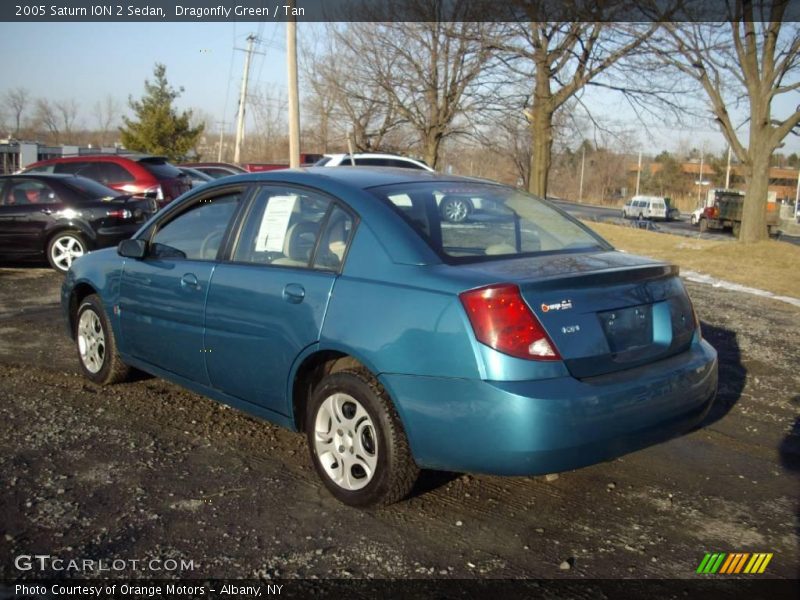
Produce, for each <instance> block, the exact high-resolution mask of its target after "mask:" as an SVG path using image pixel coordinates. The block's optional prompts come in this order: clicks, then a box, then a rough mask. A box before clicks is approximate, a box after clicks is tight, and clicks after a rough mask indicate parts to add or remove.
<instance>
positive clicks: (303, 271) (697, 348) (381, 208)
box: [62, 168, 717, 506]
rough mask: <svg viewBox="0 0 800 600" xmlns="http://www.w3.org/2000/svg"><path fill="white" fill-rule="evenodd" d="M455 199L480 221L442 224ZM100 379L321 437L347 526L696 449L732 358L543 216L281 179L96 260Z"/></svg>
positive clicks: (585, 233)
mask: <svg viewBox="0 0 800 600" xmlns="http://www.w3.org/2000/svg"><path fill="white" fill-rule="evenodd" d="M448 198H468V199H470V200H472V199H479V200H480V201H481V205H482V206H483V207H484V209H483V210H482V211H480V213H478V212H476V213H473V214H471V215H470V216H469V218H467V219H466V220H463V221H460V222H458V223H454V222H449V221H446V220H443V218H442V215H441V212H440V211H439V210H438V206H439V204H440V203H441V202H443V201H446V200H447V199H448ZM62 303H63V307H64V310H65V312H66V315H67V318H68V321H69V330H70V332H71V334H72V336H73V337H74V339H75V341H76V343H77V347H78V354H79V357H80V364H81V368H82V370H83V372H84V373H85V374H86V376H87V377H88V378H89V379H91V380H92V381H94V382H96V383H99V384H111V383H115V382H119V381H121V380H123V379H124V378H125V377H126V376H127V375H128V373H129V371H130V369H132V368H136V369H140V370H142V371H146V372H148V373H151V374H154V375H157V376H159V377H163V378H166V379H169V380H171V381H174V382H177V383H178V384H180V385H183V386H185V387H187V388H189V389H191V390H194V391H196V392H198V393H201V394H204V395H206V396H210V397H212V398H215V399H217V400H219V401H222V402H224V403H226V404H229V405H231V406H234V407H237V408H241V409H243V410H246V411H248V412H250V413H253V414H255V415H258V416H260V417H263V418H265V419H267V420H269V421H272V422H275V423H278V424H281V425H284V426H286V427H289V428H292V429H295V430H300V431H304V432H305V434H306V436H307V438H308V445H309V448H310V452H311V457H312V460H313V463H314V466H315V467H316V470H317V471H318V473H319V476H320V477H321V479H322V481H323V482H324V484H325V486H326V487H327V488H328V489H329V490H330V491H331V493H332V494H333V495H334V496H335V497H336V498H338V499H339V500H341V501H342V502H345V503H347V504H350V505H355V506H367V505H373V504H386V503H390V502H393V501H396V500H398V499H401V498H403V497H404V496H406V495H407V494H408V493H409V491H410V490H411V488H412V485H413V484H414V481H415V479H416V477H417V474H418V472H419V469H420V468H429V469H443V470H449V471H457V472H477V473H494V474H504V475H533V474H543V473H553V472H557V471H563V470H567V469H573V468H576V467H580V466H583V465H588V464H592V463H596V462H599V461H602V460H606V459H609V458H612V457H615V456H619V455H620V454H623V453H626V452H629V451H632V450H634V449H637V448H641V447H644V446H646V445H649V444H653V443H656V442H658V441H662V440H665V439H667V438H669V437H672V436H674V435H677V434H679V433H682V432H685V431H687V430H688V429H690V428H692V427H694V426H696V425H697V424H698V423H699V422H700V421H701V420H702V419H703V417H704V415H705V414H706V412H707V411H708V410H709V407H710V405H711V402H712V401H713V398H714V395H715V392H716V387H717V358H716V353H715V351H714V350H713V348H712V347H711V346H710V345H709V344H708V343H707V342H705V341H704V340H703V338H702V337H701V332H700V327H699V325H698V321H697V317H696V315H695V313H694V310H693V308H692V304H691V302H690V300H689V297H688V296H687V294H686V291H685V289H684V287H683V285H682V283H681V280H680V279H679V277H678V273H677V268H676V267H674V266H671V265H668V264H663V263H660V262H656V261H653V260H650V259H646V258H641V257H636V256H631V255H628V254H623V253H620V252H617V251H615V250H614V249H613V248H612V247H611V246H610V245H609V244H608V243H606V242H605V241H604V240H603V239H601V238H600V237H598V236H597V235H595V234H594V233H592V232H591V231H590V230H588V229H587V228H586V227H584V226H583V225H581V224H580V223H579V222H578V221H576V220H574V219H573V218H571V217H569V216H568V215H566V214H564V213H562V212H561V211H559V210H558V209H556V208H554V207H553V206H551V205H550V204H548V203H547V202H544V201H541V200H538V199H536V198H533V197H531V196H528V195H526V194H524V193H522V192H520V191H518V190H515V189H512V188H508V187H505V186H501V185H498V184H493V183H490V182H486V181H478V180H472V179H466V178H458V177H450V176H442V175H438V174H436V173H429V172H425V171H419V172H417V171H409V170H400V169H396V170H391V169H369V168H351V169H341V170H339V169H325V168H310V169H306V170H285V171H272V172H269V173H260V174H247V175H240V176H234V177H230V178H225V179H222V180H218V182H216V183H211V184H207V185H205V186H203V187H201V188H198V189H197V190H196V191H194V192H190V193H188V194H186V195H184V196H182V197H181V198H180V199H179V200H177V201H176V202H174V203H173V204H171V205H170V206H168V207H167V208H165V209H163V210H162V211H161V212H159V213H158V214H156V215H155V216H154V217H153V218H151V219H150V220H149V221H148V222H147V223H146V224H145V225H144V226H143V228H142V229H141V230H139V231H138V233H137V234H136V235H134V237H133V238H132V239H130V240H126V241H124V242H122V243H121V244H120V245H119V247H118V248H117V249H108V250H100V251H98V252H92V253H91V254H89V255H87V256H85V257H83V258H81V259H79V260H78V261H76V262H75V264H74V265H73V266H72V268H71V269H70V271H69V273H68V274H67V277H66V279H65V282H64V286H63V291H62Z"/></svg>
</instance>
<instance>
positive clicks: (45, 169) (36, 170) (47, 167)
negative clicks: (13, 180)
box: [25, 165, 55, 173]
mask: <svg viewBox="0 0 800 600" xmlns="http://www.w3.org/2000/svg"><path fill="white" fill-rule="evenodd" d="M54 169H55V165H41V166H39V167H33V168H31V169H26V170H25V172H26V173H52V172H53V170H54Z"/></svg>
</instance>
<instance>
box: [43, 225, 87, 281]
mask: <svg viewBox="0 0 800 600" xmlns="http://www.w3.org/2000/svg"><path fill="white" fill-rule="evenodd" d="M88 251H89V246H88V244H87V243H86V240H85V239H84V237H83V236H82V235H81V234H80V233H78V232H77V231H59V232H58V233H56V234H54V235H53V236H52V237H51V238H50V240H49V241H48V242H47V262H49V263H50V266H51V267H53V268H54V269H55V270H56V271H58V272H59V273H66V272H67V271H68V270H69V268H70V266H72V262H73V260H75V259H76V258H78V256H83V255H84V254H86V253H87V252H88Z"/></svg>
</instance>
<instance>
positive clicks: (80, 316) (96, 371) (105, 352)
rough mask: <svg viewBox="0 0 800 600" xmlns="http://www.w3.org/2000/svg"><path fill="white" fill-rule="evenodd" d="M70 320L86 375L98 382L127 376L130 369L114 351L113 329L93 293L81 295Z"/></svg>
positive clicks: (100, 303)
mask: <svg viewBox="0 0 800 600" xmlns="http://www.w3.org/2000/svg"><path fill="white" fill-rule="evenodd" d="M84 315H85V317H84ZM73 322H74V327H75V330H74V336H75V346H76V348H77V351H78V362H79V363H80V365H81V371H82V372H83V374H84V375H85V376H86V378H87V379H89V380H91V381H93V382H95V383H97V384H100V385H111V384H113V383H120V382H122V381H125V380H127V379H128V378H129V377H130V374H131V371H132V369H131V367H129V366H128V365H126V364H125V363H124V362H122V359H121V358H120V357H119V354H117V340H116V339H115V338H114V330H113V329H112V328H111V324H110V323H109V322H108V317H107V316H106V311H105V310H104V309H103V303H102V302H101V301H100V297H99V296H97V294H91V295H90V296H86V298H84V299H83V302H81V304H80V306H79V307H78V310H77V311H75V318H74V320H73ZM87 328H88V329H87ZM93 336H96V337H93ZM100 338H102V341H100Z"/></svg>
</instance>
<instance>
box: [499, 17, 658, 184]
mask: <svg viewBox="0 0 800 600" xmlns="http://www.w3.org/2000/svg"><path fill="white" fill-rule="evenodd" d="M547 6H548V5H547V4H546V3H533V2H532V3H525V4H524V5H523V9H524V10H525V11H526V14H527V16H528V17H529V19H530V21H529V22H527V23H513V24H511V25H509V31H508V33H507V37H506V39H505V40H504V42H503V43H501V44H500V45H499V50H500V51H501V52H502V53H503V54H504V55H505V56H506V57H507V58H506V65H507V66H508V67H509V69H510V71H511V72H512V74H514V75H516V76H522V77H525V78H527V79H528V80H529V81H530V80H532V84H533V85H532V90H531V93H530V97H529V106H528V107H527V114H528V117H529V121H530V125H529V128H530V136H531V138H532V152H531V162H530V173H531V174H530V181H529V185H528V189H529V190H530V191H531V192H532V193H534V194H537V195H540V196H545V195H546V194H547V186H548V175H549V172H550V167H551V164H552V154H553V140H554V129H553V120H554V117H555V115H556V113H557V112H558V111H559V110H560V109H561V108H562V107H563V106H564V105H565V104H566V103H567V102H568V101H569V100H570V99H573V98H575V97H576V95H578V94H579V93H580V92H581V91H582V90H583V89H584V88H585V87H586V86H587V85H591V84H595V85H603V82H602V81H600V79H601V76H602V75H604V74H606V73H607V71H609V69H611V68H612V67H613V66H615V65H616V64H617V63H618V62H619V61H621V60H622V59H624V58H626V57H628V56H630V55H631V54H632V53H634V52H635V51H637V50H638V49H640V48H641V47H642V44H643V42H644V41H645V40H646V39H647V38H648V37H650V36H651V35H652V34H653V32H654V31H655V30H656V27H657V26H656V25H655V24H650V25H637V24H633V23H611V22H601V21H599V19H597V20H595V19H593V18H590V17H591V15H587V18H586V21H587V22H577V21H576V22H552V21H550V22H548V21H547V17H548V16H549V15H548V14H547ZM606 18H607V15H606ZM592 21H593V22H592ZM605 86H606V87H609V88H612V89H616V90H617V91H620V92H623V93H625V92H627V91H628V90H626V89H625V88H624V87H621V86H619V85H612V84H610V83H606V84H605Z"/></svg>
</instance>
